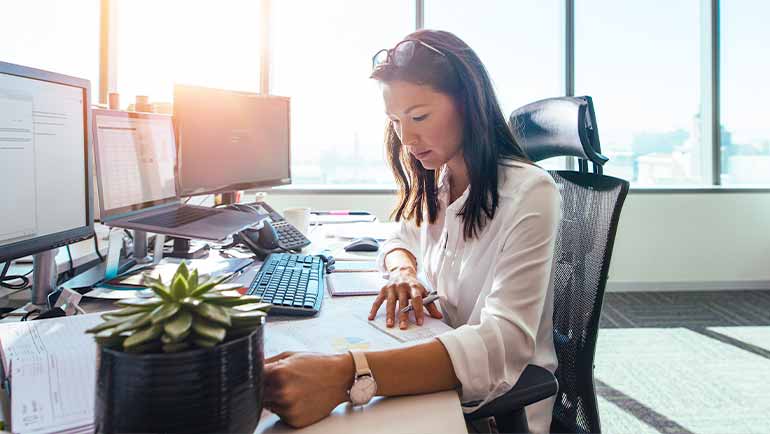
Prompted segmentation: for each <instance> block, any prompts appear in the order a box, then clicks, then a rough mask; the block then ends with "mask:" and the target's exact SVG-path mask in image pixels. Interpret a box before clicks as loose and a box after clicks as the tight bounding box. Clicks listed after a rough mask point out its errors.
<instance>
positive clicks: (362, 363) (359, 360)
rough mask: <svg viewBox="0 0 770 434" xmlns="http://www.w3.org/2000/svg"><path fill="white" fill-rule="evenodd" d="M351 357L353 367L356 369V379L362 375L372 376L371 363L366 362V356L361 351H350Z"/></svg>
mask: <svg viewBox="0 0 770 434" xmlns="http://www.w3.org/2000/svg"><path fill="white" fill-rule="evenodd" d="M348 351H349V352H350V355H351V356H353V366H354V367H355V369H356V378H358V377H360V376H362V375H372V370H371V369H369V362H367V361H366V354H364V352H363V351H361V350H348Z"/></svg>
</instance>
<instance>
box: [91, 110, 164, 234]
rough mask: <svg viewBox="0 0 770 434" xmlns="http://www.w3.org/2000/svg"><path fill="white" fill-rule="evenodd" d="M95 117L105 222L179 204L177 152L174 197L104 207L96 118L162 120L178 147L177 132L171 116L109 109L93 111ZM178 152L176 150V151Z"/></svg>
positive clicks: (95, 145) (95, 140)
mask: <svg viewBox="0 0 770 434" xmlns="http://www.w3.org/2000/svg"><path fill="white" fill-rule="evenodd" d="M91 112H92V116H93V130H92V131H93V137H94V165H95V166H96V183H97V185H98V187H99V193H98V196H99V212H100V217H101V219H102V221H103V222H105V223H109V221H110V220H114V219H116V218H120V217H123V216H125V215H127V214H129V213H133V212H136V211H142V210H145V209H148V208H152V207H155V206H159V205H167V204H174V203H178V202H179V193H178V183H177V182H176V152H174V158H175V160H174V167H175V169H174V170H175V172H174V178H175V182H174V196H170V197H166V198H162V199H157V200H150V201H145V202H142V203H140V204H134V205H129V206H124V207H120V208H113V209H107V208H105V206H104V193H103V192H104V184H103V180H102V171H101V165H100V164H99V161H100V160H99V152H100V151H99V148H100V146H99V135H98V133H97V128H98V127H97V125H96V118H97V116H109V117H116V118H122V119H125V118H132V119H162V120H167V121H168V122H170V123H171V132H172V134H174V146H176V130H175V129H174V123H173V119H172V117H171V115H167V114H160V113H145V112H128V111H121V110H107V109H93V110H91ZM175 151H176V149H175Z"/></svg>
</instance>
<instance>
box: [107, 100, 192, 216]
mask: <svg viewBox="0 0 770 434" xmlns="http://www.w3.org/2000/svg"><path fill="white" fill-rule="evenodd" d="M92 115H93V125H94V137H95V139H96V144H97V146H95V147H94V149H95V153H96V155H95V160H96V179H97V185H98V186H99V195H98V196H99V201H98V203H99V208H100V209H101V217H102V219H103V220H105V221H108V222H109V220H110V218H112V217H115V216H124V215H126V214H127V213H129V212H132V211H140V210H144V209H147V208H150V207H153V206H156V205H164V204H169V203H176V202H177V201H178V199H177V194H176V185H175V179H174V166H175V164H176V155H175V153H176V146H175V144H174V125H173V122H172V120H171V116H169V115H161V114H154V113H133V112H124V111H117V110H98V109H94V110H93V111H92Z"/></svg>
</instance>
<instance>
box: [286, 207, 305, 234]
mask: <svg viewBox="0 0 770 434" xmlns="http://www.w3.org/2000/svg"><path fill="white" fill-rule="evenodd" d="M283 217H284V218H285V219H286V221H288V222H289V223H291V225H292V226H294V227H295V228H297V229H299V231H300V232H302V233H303V234H305V235H307V233H308V230H309V229H310V208H304V207H298V208H287V209H285V210H283Z"/></svg>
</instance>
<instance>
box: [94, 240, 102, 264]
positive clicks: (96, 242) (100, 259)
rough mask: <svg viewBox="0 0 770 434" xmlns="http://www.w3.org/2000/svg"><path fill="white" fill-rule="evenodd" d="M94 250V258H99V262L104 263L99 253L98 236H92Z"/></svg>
mask: <svg viewBox="0 0 770 434" xmlns="http://www.w3.org/2000/svg"><path fill="white" fill-rule="evenodd" d="M94 250H96V256H98V257H99V261H101V262H104V256H102V253H101V252H100V251H99V234H94Z"/></svg>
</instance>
